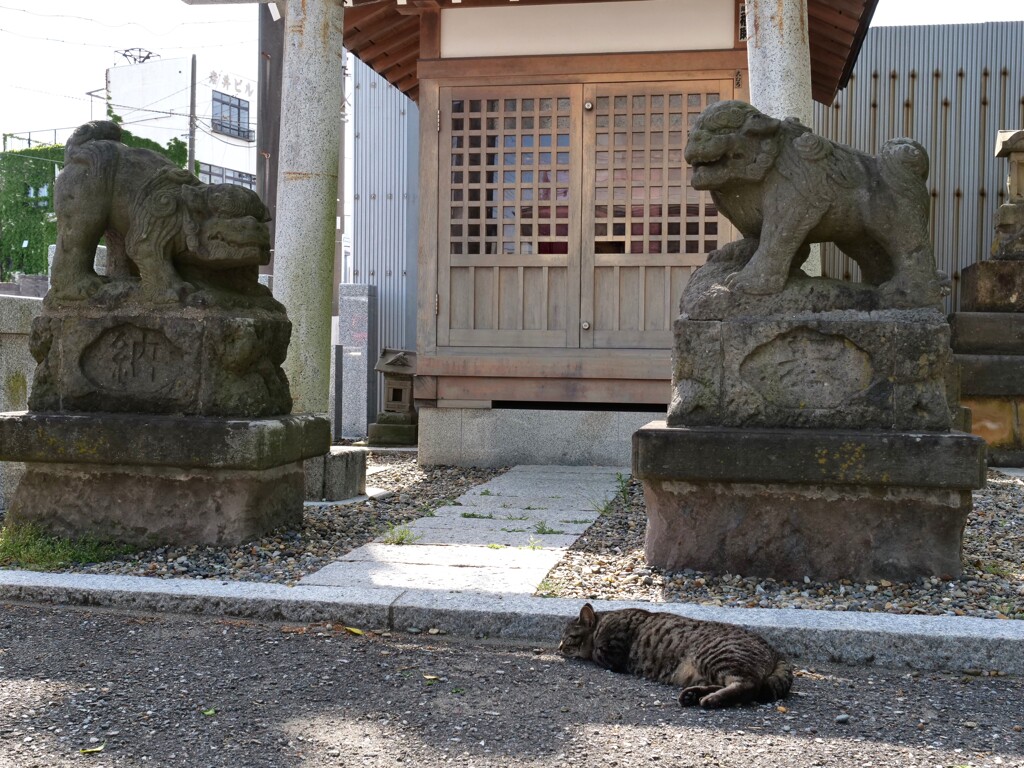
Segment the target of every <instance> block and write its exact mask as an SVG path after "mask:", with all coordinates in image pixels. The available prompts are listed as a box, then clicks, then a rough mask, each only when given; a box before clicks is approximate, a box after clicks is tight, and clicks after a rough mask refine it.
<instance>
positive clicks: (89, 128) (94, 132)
mask: <svg viewBox="0 0 1024 768" xmlns="http://www.w3.org/2000/svg"><path fill="white" fill-rule="evenodd" d="M102 140H108V141H121V126H119V125H118V124H117V123H115V122H113V121H111V120H95V121H93V122H91V123H86V124H85V125H80V126H78V128H76V129H75V132H74V133H72V134H71V138H69V139H68V141H67V143H66V144H65V145H64V162H65V163H67V162H70V160H71V159H72V157H73V156H74V155H76V154H78V153H79V152H80V151H81V150H82V148H83V147H84V146H85V145H87V144H88V143H89V142H92V141H102Z"/></svg>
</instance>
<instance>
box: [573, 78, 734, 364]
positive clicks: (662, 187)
mask: <svg viewBox="0 0 1024 768" xmlns="http://www.w3.org/2000/svg"><path fill="white" fill-rule="evenodd" d="M732 88H733V84H732V82H731V81H729V80H703V81H680V82H671V83H619V84H597V85H588V86H585V88H584V104H585V105H587V106H586V108H585V113H584V120H583V129H584V142H583V154H584V166H583V189H584V193H583V195H584V200H583V238H582V243H581V246H582V250H581V285H582V288H581V314H580V317H581V321H582V322H583V324H584V325H589V326H590V327H589V328H588V329H586V330H584V331H583V332H582V333H581V340H580V343H581V346H584V347H617V348H627V347H628V348H641V349H645V348H646V349H654V348H669V347H671V346H672V322H673V320H674V319H675V317H676V316H677V314H678V305H679V299H680V297H681V295H682V289H683V287H684V286H685V284H686V281H687V280H688V279H689V275H690V274H691V273H692V271H693V270H694V269H695V268H696V267H698V266H700V265H701V264H703V262H704V254H705V253H707V252H708V251H711V250H714V249H715V248H717V247H718V245H719V244H720V243H724V242H727V241H728V239H731V230H729V231H727V230H726V228H725V227H726V226H727V222H725V220H724V219H722V220H721V221H720V220H719V215H718V212H717V210H715V207H714V204H713V203H712V201H711V198H710V195H708V194H707V193H703V192H697V191H695V190H693V189H692V188H691V187H690V186H689V169H688V168H687V166H686V162H685V160H684V159H683V148H684V147H685V145H686V136H687V132H688V130H689V127H690V126H692V125H693V123H694V121H695V120H696V119H697V116H698V115H699V114H700V112H701V111H702V110H703V109H704V108H705V107H706V106H707V105H708V104H711V103H713V102H715V101H718V100H720V99H728V98H732Z"/></svg>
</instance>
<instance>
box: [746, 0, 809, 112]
mask: <svg viewBox="0 0 1024 768" xmlns="http://www.w3.org/2000/svg"><path fill="white" fill-rule="evenodd" d="M747 35H748V37H747V67H748V68H749V69H750V103H751V104H753V105H754V106H755V107H757V108H758V109H759V110H761V111H762V112H764V113H765V114H766V115H771V116H772V117H796V118H799V120H800V122H801V123H803V124H804V125H810V124H811V119H812V113H811V49H810V47H809V45H808V38H807V0H753V2H749V1H748V2H747Z"/></svg>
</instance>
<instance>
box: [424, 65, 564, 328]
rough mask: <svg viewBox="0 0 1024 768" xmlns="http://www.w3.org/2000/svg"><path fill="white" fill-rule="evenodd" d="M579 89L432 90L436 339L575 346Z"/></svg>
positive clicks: (547, 87)
mask: <svg viewBox="0 0 1024 768" xmlns="http://www.w3.org/2000/svg"><path fill="white" fill-rule="evenodd" d="M580 93H581V88H580V86H578V85H576V86H572V85H566V86H523V87H518V86H516V87H513V86H508V87H487V88H483V87H481V88H442V89H441V98H440V105H441V116H440V134H441V138H440V145H441V147H442V150H443V151H442V153H441V158H440V173H439V179H440V189H439V199H440V200H441V201H442V204H441V205H440V206H439V212H438V220H439V223H438V302H437V304H438V346H441V347H445V346H470V347H472V346H481V347H482V346H497V347H577V346H579V307H580V295H579V291H580V268H579V265H580V262H579V252H580V247H579V243H580V238H581V221H580V217H581V205H580V199H579V198H580V189H581V188H582V187H581V182H580V177H581V169H582V161H581V155H580V146H579V144H580V136H581V108H580V105H579V101H580Z"/></svg>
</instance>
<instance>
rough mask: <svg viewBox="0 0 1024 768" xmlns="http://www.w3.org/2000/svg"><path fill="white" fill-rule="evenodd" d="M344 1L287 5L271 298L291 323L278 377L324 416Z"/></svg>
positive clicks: (303, 406) (304, 0) (304, 406)
mask: <svg viewBox="0 0 1024 768" xmlns="http://www.w3.org/2000/svg"><path fill="white" fill-rule="evenodd" d="M344 13H345V10H344V7H343V5H342V0H288V2H287V6H286V8H285V16H284V23H285V32H284V72H283V78H282V80H283V82H282V89H281V129H280V130H281V134H280V135H281V141H280V146H279V148H278V166H277V168H278V171H277V222H276V227H275V233H276V234H275V238H274V294H275V295H276V297H277V298H278V300H279V301H281V303H282V304H284V305H285V308H286V309H287V310H288V317H289V318H290V319H291V321H292V343H291V347H290V349H289V352H288V359H287V360H285V362H284V371H285V373H286V374H287V375H288V381H289V382H290V383H291V388H292V397H293V398H294V400H295V405H294V408H295V410H296V411H304V412H310V413H327V410H328V396H329V388H330V365H331V299H332V296H333V288H332V286H333V284H334V231H335V218H336V216H337V209H338V147H339V143H338V142H339V133H340V131H341V102H342V95H343V89H344V86H343V79H342V73H341V67H342V61H341V57H342V35H343V33H344Z"/></svg>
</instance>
